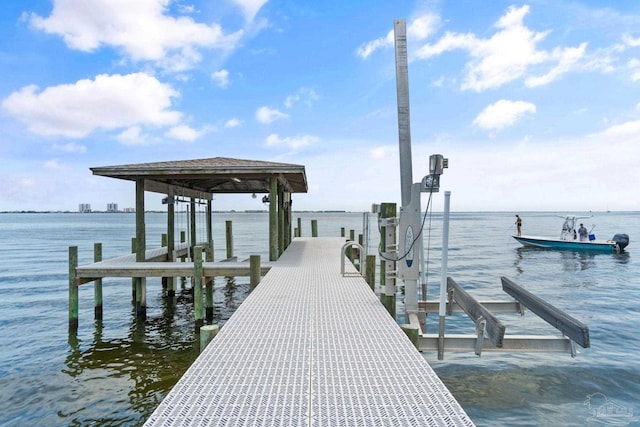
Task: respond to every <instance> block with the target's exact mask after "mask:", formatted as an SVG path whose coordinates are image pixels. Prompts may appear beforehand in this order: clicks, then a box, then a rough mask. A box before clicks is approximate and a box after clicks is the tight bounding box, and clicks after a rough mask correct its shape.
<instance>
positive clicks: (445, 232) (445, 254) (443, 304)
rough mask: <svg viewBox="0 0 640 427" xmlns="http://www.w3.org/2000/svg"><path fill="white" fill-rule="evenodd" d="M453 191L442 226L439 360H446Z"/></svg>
mask: <svg viewBox="0 0 640 427" xmlns="http://www.w3.org/2000/svg"><path fill="white" fill-rule="evenodd" d="M450 200H451V191H445V192H444V215H443V219H444V222H443V224H442V273H441V275H440V305H439V307H438V315H439V316H440V317H439V319H440V321H439V322H438V323H439V325H438V360H442V359H444V319H445V315H446V308H447V262H448V260H449V205H450Z"/></svg>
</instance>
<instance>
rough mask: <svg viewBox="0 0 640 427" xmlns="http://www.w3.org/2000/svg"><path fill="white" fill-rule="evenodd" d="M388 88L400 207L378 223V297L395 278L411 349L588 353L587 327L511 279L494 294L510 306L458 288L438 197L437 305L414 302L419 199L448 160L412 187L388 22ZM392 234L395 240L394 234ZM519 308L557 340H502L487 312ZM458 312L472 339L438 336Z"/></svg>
mask: <svg viewBox="0 0 640 427" xmlns="http://www.w3.org/2000/svg"><path fill="white" fill-rule="evenodd" d="M394 36H395V59H396V84H397V102H398V136H399V150H400V181H401V182H400V185H401V190H402V191H401V194H402V207H401V209H400V215H399V218H397V219H396V218H384V219H381V225H383V226H384V228H385V233H386V235H387V236H395V235H397V236H398V243H397V245H396V244H395V242H396V240H395V237H393V238H386V239H385V242H386V247H384V248H380V255H381V256H382V257H383V258H384V259H385V261H384V262H389V263H395V269H393V268H391V269H389V268H386V274H387V277H386V279H387V280H386V284H385V289H384V293H385V295H394V294H395V283H396V279H400V280H401V281H402V282H403V283H404V290H405V312H406V319H407V323H408V324H409V325H408V326H409V327H411V328H418V329H419V335H418V343H417V347H418V349H419V350H421V351H422V350H437V351H438V359H439V360H442V359H443V358H444V350H445V349H447V350H452V351H469V350H471V351H474V352H475V354H476V355H478V356H480V355H481V354H482V352H483V351H504V352H569V353H571V355H572V356H575V355H576V353H577V352H576V344H578V345H580V346H581V347H583V348H588V347H589V346H590V342H589V328H588V327H587V326H586V325H584V324H583V323H582V322H580V321H579V320H577V319H574V318H573V317H571V316H570V315H568V314H566V313H564V312H563V311H562V310H560V309H558V308H556V307H554V306H553V305H551V304H549V303H548V302H546V301H544V300H542V299H540V298H538V297H537V296H535V295H533V294H532V293H530V292H529V291H527V290H526V289H524V288H523V287H521V286H519V285H517V284H516V283H514V282H513V281H512V280H510V279H508V278H506V277H502V278H501V280H502V288H503V290H504V291H505V292H506V293H507V294H508V295H510V296H511V297H512V298H513V300H510V301H488V302H483V301H478V300H476V299H475V298H474V297H473V296H471V295H470V294H469V293H468V292H466V291H465V290H464V289H463V287H462V286H461V285H459V284H458V283H457V282H455V281H454V280H453V279H452V278H451V277H448V276H447V257H448V234H449V200H450V195H451V193H450V192H449V191H446V192H445V210H444V221H443V233H442V240H443V242H442V251H443V254H442V270H441V281H440V298H439V300H437V301H419V300H418V279H419V277H420V267H421V263H420V262H419V260H420V259H421V258H422V254H423V247H422V231H423V227H424V220H423V218H421V216H422V210H421V195H422V193H429V195H430V197H431V196H432V195H433V193H437V192H438V191H439V188H440V176H441V175H442V174H443V172H444V169H446V168H447V167H448V160H447V159H445V158H444V157H443V156H442V155H441V154H434V155H432V156H431V157H430V158H429V174H428V175H426V176H425V177H423V178H422V180H421V181H420V182H419V183H414V182H413V177H412V160H411V130H410V114H409V77H408V61H407V37H406V22H405V20H404V19H397V20H395V21H394ZM396 232H397V233H396ZM525 308H526V309H529V310H530V311H531V312H533V313H534V314H536V315H537V316H539V317H541V318H542V319H544V320H545V321H546V322H547V323H549V324H550V325H551V326H553V327H555V328H556V329H558V330H559V331H560V332H561V333H562V336H557V335H552V336H539V335H514V336H509V335H506V334H505V330H506V328H505V326H504V325H503V324H502V322H500V320H499V319H498V318H497V317H495V315H494V314H493V312H499V313H504V312H511V313H514V312H515V313H520V314H521V315H524V313H525ZM457 312H464V313H466V314H467V316H468V317H469V318H470V319H471V320H472V321H473V322H474V323H475V326H476V328H475V333H473V334H464V335H460V334H455V335H452V334H446V333H445V319H446V316H447V315H452V314H453V313H457ZM435 313H438V318H439V324H438V333H437V334H431V333H427V325H426V323H427V322H426V320H427V315H428V314H435Z"/></svg>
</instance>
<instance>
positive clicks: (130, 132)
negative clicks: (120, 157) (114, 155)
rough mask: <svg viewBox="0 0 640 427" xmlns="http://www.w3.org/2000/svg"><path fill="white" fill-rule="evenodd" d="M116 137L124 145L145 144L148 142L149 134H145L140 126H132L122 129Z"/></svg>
mask: <svg viewBox="0 0 640 427" xmlns="http://www.w3.org/2000/svg"><path fill="white" fill-rule="evenodd" d="M116 139H117V140H118V141H119V142H120V143H121V144H123V145H144V144H146V143H147V140H148V138H147V136H146V135H143V134H142V132H141V129H140V126H131V127H130V128H129V129H126V130H124V131H122V132H121V133H120V134H119V135H118V136H117V137H116Z"/></svg>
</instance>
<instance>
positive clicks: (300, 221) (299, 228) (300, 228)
mask: <svg viewBox="0 0 640 427" xmlns="http://www.w3.org/2000/svg"><path fill="white" fill-rule="evenodd" d="M296 237H302V218H300V217H298V235H297V236H296Z"/></svg>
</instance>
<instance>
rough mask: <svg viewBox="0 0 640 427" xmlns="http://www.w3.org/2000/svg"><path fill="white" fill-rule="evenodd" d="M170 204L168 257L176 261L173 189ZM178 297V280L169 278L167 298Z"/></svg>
mask: <svg viewBox="0 0 640 427" xmlns="http://www.w3.org/2000/svg"><path fill="white" fill-rule="evenodd" d="M167 197H168V199H170V200H169V203H168V204H167V255H168V258H169V261H175V255H174V251H175V241H176V220H175V215H176V214H175V212H176V208H175V198H174V194H173V189H170V191H169V194H167ZM175 296H176V279H175V277H167V297H169V298H173V297H175Z"/></svg>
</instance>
